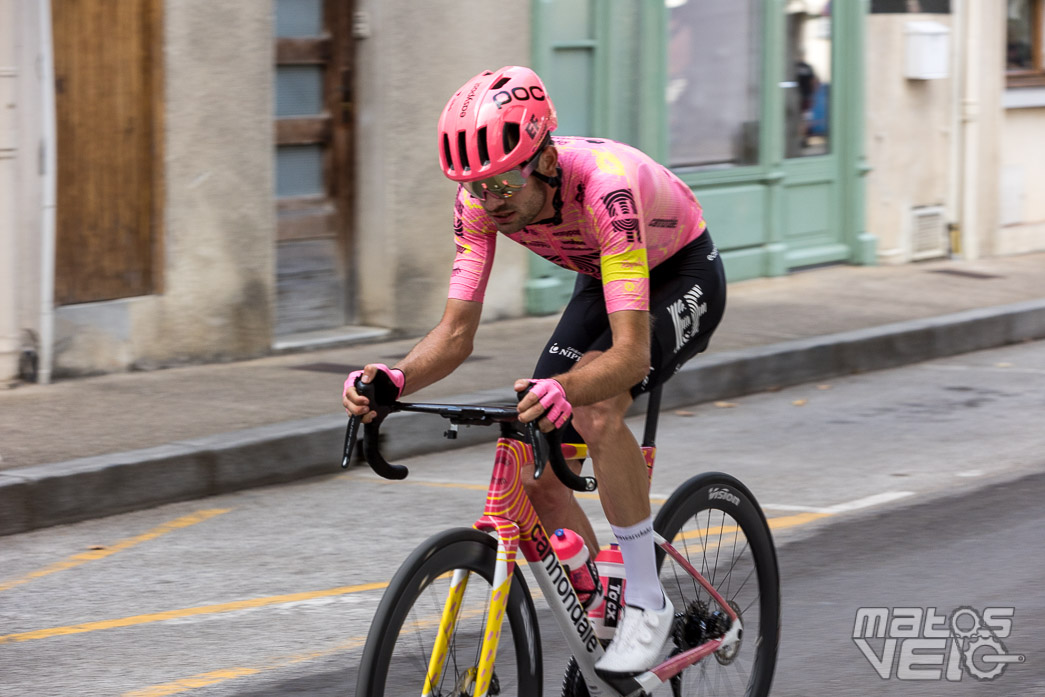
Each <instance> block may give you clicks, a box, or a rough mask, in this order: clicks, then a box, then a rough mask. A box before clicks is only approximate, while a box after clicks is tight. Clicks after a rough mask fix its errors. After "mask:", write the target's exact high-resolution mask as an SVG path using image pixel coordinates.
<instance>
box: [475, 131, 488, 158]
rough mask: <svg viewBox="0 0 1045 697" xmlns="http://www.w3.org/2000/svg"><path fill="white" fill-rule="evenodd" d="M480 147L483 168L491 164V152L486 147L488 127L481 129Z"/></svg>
mask: <svg viewBox="0 0 1045 697" xmlns="http://www.w3.org/2000/svg"><path fill="white" fill-rule="evenodd" d="M478 135H479V137H478V139H477V140H478V143H477V144H478V146H479V164H480V165H481V166H482V167H485V166H486V165H488V164H490V151H489V150H488V149H487V146H486V126H483V127H482V128H480V129H479V134H478Z"/></svg>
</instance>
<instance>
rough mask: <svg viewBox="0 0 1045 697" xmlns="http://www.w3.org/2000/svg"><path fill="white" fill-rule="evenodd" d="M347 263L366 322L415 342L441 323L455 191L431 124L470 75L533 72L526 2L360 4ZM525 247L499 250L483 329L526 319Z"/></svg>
mask: <svg viewBox="0 0 1045 697" xmlns="http://www.w3.org/2000/svg"><path fill="white" fill-rule="evenodd" d="M356 10H357V12H363V13H365V14H366V17H367V19H368V22H369V28H370V35H369V37H368V38H365V39H361V40H358V41H357V43H356V50H357V64H356V65H357V75H358V79H357V85H356V87H357V99H356V103H357V105H358V106H357V112H356V115H357V121H356V127H357V131H356V132H357V152H356V158H357V159H356V177H357V182H358V184H357V192H356V201H357V206H358V207H357V211H356V228H355V229H356V239H357V248H356V258H355V260H354V263H355V264H356V269H357V272H358V273H357V275H358V278H359V284H358V295H359V298H358V299H359V313H360V317H361V320H362V322H363V323H365V324H371V325H377V326H386V327H395V328H396V329H398V330H400V331H402V332H404V333H408V334H419V333H423V332H425V331H427V330H428V329H431V328H432V327H433V326H434V325H435V323H436V322H437V321H438V320H439V317H440V316H441V314H442V310H443V307H444V305H445V303H446V292H447V285H448V282H449V279H450V268H451V264H452V261H453V256H454V238H453V231H452V230H453V200H454V195H455V192H456V184H454V183H453V182H450V181H449V180H447V179H446V178H445V177H443V175H442V173H441V172H440V169H439V160H438V154H437V138H436V123H437V121H438V119H439V114H440V112H441V111H442V109H443V106H444V105H445V104H446V101H447V100H448V99H449V98H450V96H451V95H452V94H453V92H454V91H455V90H456V89H457V88H458V87H460V86H461V85H462V84H464V82H465V81H466V80H468V79H469V78H470V77H472V76H473V75H475V74H476V73H478V72H480V71H482V70H486V69H496V68H499V67H501V66H503V65H512V64H519V65H529V64H530V11H531V10H530V4H529V3H525V2H519V3H490V2H483V1H482V0H432V1H431V2H425V3H417V2H411V1H410V0H380V1H378V0H358V2H357V4H356ZM526 254H527V252H526V250H524V249H522V248H521V247H519V246H518V245H515V244H513V243H511V242H509V241H508V240H505V239H502V240H500V242H499V243H498V250H497V255H496V261H495V266H494V270H493V274H492V277H491V280H490V285H489V287H488V290H487V295H486V301H485V303H484V309H483V318H484V320H490V319H495V318H501V317H511V316H520V315H522V314H524V311H525V310H524V304H523V303H524V293H523V285H524V283H525V280H526Z"/></svg>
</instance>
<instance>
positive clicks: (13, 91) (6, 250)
mask: <svg viewBox="0 0 1045 697" xmlns="http://www.w3.org/2000/svg"><path fill="white" fill-rule="evenodd" d="M17 20H18V17H17V14H16V8H15V4H14V0H0V382H2V381H6V380H8V379H9V378H11V377H14V376H15V375H17V373H18V317H17V303H18V300H17V298H18V281H19V279H18V275H17V273H16V269H17V256H18V246H17V238H16V236H15V230H16V228H17V223H18V209H19V207H18V205H17V202H18V193H17V181H18V166H19V164H20V163H19V159H20V157H21V155H20V153H19V145H20V143H19V139H18V138H19V136H18V111H17V109H16V107H17V104H18V96H17V92H18V72H19V62H18V50H17V47H16V46H15V36H16V35H17V34H16V32H18V31H19V29H21V27H20V25H19V23H18V21H17Z"/></svg>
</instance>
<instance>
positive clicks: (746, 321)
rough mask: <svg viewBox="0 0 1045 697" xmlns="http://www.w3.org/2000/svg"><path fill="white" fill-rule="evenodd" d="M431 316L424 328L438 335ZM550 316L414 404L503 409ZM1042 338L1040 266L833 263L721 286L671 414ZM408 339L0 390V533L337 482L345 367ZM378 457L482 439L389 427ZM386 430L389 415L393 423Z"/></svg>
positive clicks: (1025, 261)
mask: <svg viewBox="0 0 1045 697" xmlns="http://www.w3.org/2000/svg"><path fill="white" fill-rule="evenodd" d="M436 319H437V318H433V322H434V321H435V320H436ZM556 321H557V318H556V317H540V318H526V319H520V320H506V321H498V322H491V323H488V324H484V325H483V327H482V328H481V329H480V332H479V336H478V338H477V343H476V347H475V353H474V354H473V356H472V357H471V358H470V359H469V360H468V361H467V362H466V363H465V365H464V366H462V367H461V368H460V369H459V370H458V371H457V372H456V373H455V374H454V375H452V376H450V377H449V378H447V379H446V380H443V381H442V382H440V383H438V384H436V385H433V386H431V387H429V388H427V389H425V390H423V391H422V392H419V393H417V394H415V395H411V396H410V399H411V400H414V399H416V400H439V401H443V400H445V401H456V402H464V401H469V400H473V399H478V400H481V401H487V402H490V401H493V402H502V403H508V402H511V401H512V399H513V394H512V392H511V389H510V386H511V383H512V380H513V379H514V378H516V377H526V376H528V375H529V373H530V370H531V369H532V366H533V364H534V362H535V361H536V357H537V355H538V353H539V352H540V350H541V349H542V347H543V345H544V342H545V340H546V338H547V336H548V335H549V334H550V332H551V330H552V328H553V327H554V325H555V323H556ZM1040 338H1045V253H1041V254H1029V255H1022V256H1013V257H1005V258H999V259H988V260H982V261H976V262H965V261H936V262H928V263H920V264H908V265H905V266H898V267H829V268H823V269H817V270H812V271H804V272H800V273H795V274H792V275H790V276H786V277H782V278H772V279H758V280H754V281H744V282H740V283H734V284H731V285H730V286H729V299H728V302H727V310H726V316H725V319H724V320H723V323H722V326H721V327H720V328H719V330H718V332H717V334H716V335H715V338H714V339H713V340H712V343H711V347H710V348H709V350H708V352H707V353H705V354H703V355H701V356H700V357H698V358H697V359H695V360H693V361H692V362H691V363H690V364H689V365H687V366H686V367H685V368H684V369H683V370H682V371H681V372H680V373H679V374H678V375H677V376H676V377H675V378H674V379H673V380H672V381H671V382H669V383H668V384H667V386H666V389H665V393H664V403H663V408H673V407H678V406H682V405H686V404H694V403H697V402H702V401H708V400H715V399H725V398H729V397H735V396H739V395H742V394H748V393H751V392H757V391H761V390H765V389H771V388H774V387H780V386H785V385H790V384H797V383H800V382H806V381H810V380H823V379H827V378H830V377H834V376H839V375H845V374H850V373H854V372H861V371H868V370H876V369H881V368H887V367H893V366H898V365H904V364H907V363H912V362H917V361H922V360H927V359H931V358H936V357H940V356H946V355H952V354H956V353H962V352H966V351H974V350H979V349H983V348H990V347H993V346H1000V345H1004V344H1008V343H1013V342H1017V341H1026V340H1031V339H1040ZM415 341H416V339H405V340H396V341H382V342H373V343H367V344H358V345H354V346H349V347H343V348H336V349H325V350H320V351H311V352H302V353H294V354H284V355H278V356H271V357H267V358H263V359H258V360H253V361H244V362H238V363H225V364H211V365H202V366H190V367H183V368H172V369H168V370H158V371H152V372H136V373H124V374H117V375H106V376H100V377H94V378H83V379H76V380H66V381H60V382H58V383H56V384H53V385H50V386H46V387H41V386H38V385H20V386H17V387H15V388H13V389H8V390H0V458H2V459H0V534H11V533H15V532H21V531H25V530H31V529H34V528H39V527H44V526H48V525H56V524H60V523H67V522H73V521H77V520H83V519H87V518H92V517H98V516H102V515H109V514H113V513H119V512H123V511H129V510H134V509H138V508H144V507H148V506H153V505H158V504H161V503H167V502H171V501H178V500H187V499H192V498H198V497H202V496H207V495H213V494H218V493H223V492H227V491H232V490H236V489H241V488H245V487H251V486H260V485H265V484H273V483H279V482H286V481H291V480H294V479H298V478H301V477H306V476H313V475H319V474H333V473H336V472H337V471H339V470H338V464H339V462H340V450H341V445H342V442H341V441H342V438H343V434H344V424H345V416H344V412H343V410H342V409H341V407H340V397H339V392H340V388H341V384H342V382H343V381H344V377H345V375H346V374H347V372H348V371H349V370H350V369H352V368H354V367H358V366H359V365H361V364H363V363H365V362H368V361H383V362H386V363H390V364H391V363H393V362H394V361H395V360H396V359H397V358H399V357H401V356H403V355H405V354H406V352H407V351H408V350H409V349H410V347H411V346H412V345H413V344H414V343H415ZM391 418H392V419H395V420H396V422H397V423H396V425H395V427H394V429H393V428H390V429H388V443H387V446H386V455H387V456H388V457H390V458H398V457H404V456H407V455H412V454H417V453H420V452H426V451H433V450H438V449H443V448H452V447H459V446H462V445H470V444H473V443H476V442H479V441H482V440H492V439H493V438H494V437H495V435H496V434H495V431H494V429H480V428H471V429H462V430H461V435H460V437H459V438H458V439H457V440H456V441H447V440H444V439H442V438H441V437H440V434H441V433H442V430H443V428H444V424H443V422H441V421H439V420H435V419H434V417H425V416H419V415H406V414H402V415H396V416H394V417H391ZM390 421H391V419H390Z"/></svg>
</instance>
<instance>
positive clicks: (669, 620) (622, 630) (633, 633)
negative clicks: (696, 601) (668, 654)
mask: <svg viewBox="0 0 1045 697" xmlns="http://www.w3.org/2000/svg"><path fill="white" fill-rule="evenodd" d="M674 620H675V608H674V607H673V606H672V604H671V601H670V600H668V597H667V596H666V595H665V596H664V609H663V610H642V609H640V608H638V607H634V606H630V605H629V606H625V607H624V612H623V615H622V616H621V623H620V626H619V627H617V633H616V634H614V635H613V641H612V642H611V643H610V645H609V646H608V647H607V648H606V653H605V654H603V656H602V658H600V659H599V660H598V661H596V662H595V670H596V672H597V673H598V674H599V675H600V676H602V677H604V678H611V677H631V676H634V675H638V674H640V673H644V672H645V671H647V670H649V669H650V668H652V667H653V666H654V665H656V664H657V659H659V658H660V654H661V651H662V650H663V648H664V645H665V644H666V643H667V641H668V638H669V637H670V636H671V628H672V626H673V625H674Z"/></svg>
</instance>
